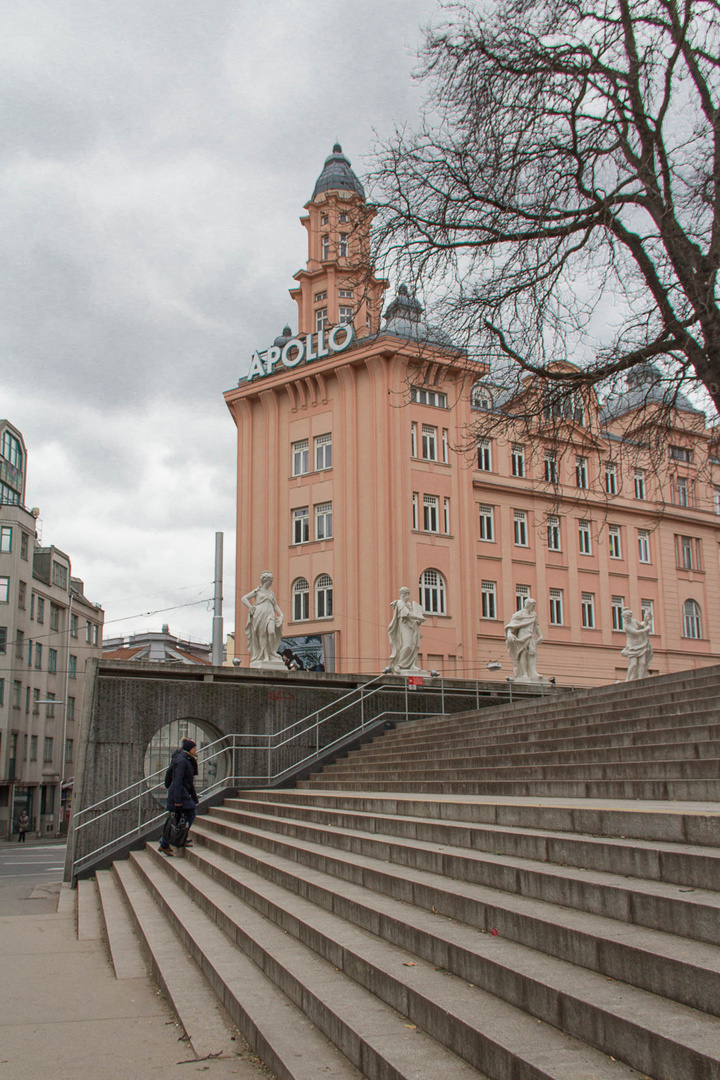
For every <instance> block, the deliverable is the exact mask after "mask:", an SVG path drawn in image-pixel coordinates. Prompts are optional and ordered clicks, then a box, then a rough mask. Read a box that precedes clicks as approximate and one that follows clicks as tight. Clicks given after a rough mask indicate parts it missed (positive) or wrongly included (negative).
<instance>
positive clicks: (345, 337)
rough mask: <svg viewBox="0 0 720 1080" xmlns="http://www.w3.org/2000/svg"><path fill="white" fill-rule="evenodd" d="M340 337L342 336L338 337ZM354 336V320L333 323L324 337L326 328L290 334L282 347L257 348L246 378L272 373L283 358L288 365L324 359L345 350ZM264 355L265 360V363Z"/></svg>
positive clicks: (260, 377)
mask: <svg viewBox="0 0 720 1080" xmlns="http://www.w3.org/2000/svg"><path fill="white" fill-rule="evenodd" d="M338 338H342V340H341V341H338ZM354 340H355V328H354V327H353V325H352V324H351V323H340V324H339V325H338V326H333V328H332V330H331V331H330V333H329V334H328V335H327V341H326V340H325V331H324V330H318V332H317V334H307V335H306V336H305V338H304V339H303V338H299V337H295V338H291V339H290V341H288V342H287V344H286V345H285V346H284V347H283V349H282V351H281V350H280V349H279V348H278V347H277V345H271V346H270V348H269V349H266V350H265V352H263V353H260V352H257V351H255V352H254V353H253V354H252V360H251V361H250V370H249V371H248V375H247V381H248V382H252V380H253V379H262V378H263V377H264V376H265V375H272V374H273V369H274V367H275V365H276V364H277V363H278V362H280V361H281V362H282V364H283V366H284V367H286V368H294V367H297V365H298V364H300V363H302V361H303V360H304V361H305V363H306V364H309V363H310V362H311V361H312V360H321V359H322V358H323V357H324V356H329V355H330V353H339V352H344V351H345V349H347V348H348V346H350V345H351V344H352V342H353V341H354ZM263 359H264V361H265V362H264V363H263Z"/></svg>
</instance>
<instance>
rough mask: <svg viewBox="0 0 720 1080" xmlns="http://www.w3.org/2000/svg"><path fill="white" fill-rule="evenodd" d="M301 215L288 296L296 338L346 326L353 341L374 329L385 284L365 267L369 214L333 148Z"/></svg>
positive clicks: (353, 178)
mask: <svg viewBox="0 0 720 1080" xmlns="http://www.w3.org/2000/svg"><path fill="white" fill-rule="evenodd" d="M305 209H306V210H307V211H308V213H307V215H306V216H304V217H302V218H301V219H300V220H301V222H302V224H303V225H304V226H305V228H306V229H307V234H308V258H307V264H306V268H305V269H304V270H299V271H298V272H297V274H295V275H294V278H295V280H296V281H297V282H298V287H297V288H295V289H291V290H290V295H291V296H292V298H293V299H294V300H295V301H296V303H297V305H298V331H299V333H300V334H301V335H303V334H311V333H316V332H317V331H318V330H326V329H327V328H328V327H331V326H336V325H337V324H338V323H350V322H351V323H352V324H353V326H354V327H355V336H356V337H366V336H367V335H369V334H376V333H377V332H378V330H379V328H380V312H381V309H382V294H383V291H384V290H385V289H386V288H387V282H386V281H381V280H379V279H378V278H376V277H375V276H374V275H373V273H372V268H371V265H370V225H371V222H372V219H373V217H374V216H375V210H374V209H373V208H372V207H371V206H368V204H367V203H366V201H365V191H364V190H363V186H362V184H361V183H360V181H359V180H358V178H357V176H356V175H355V173H354V172H353V170H352V169H351V167H350V162H349V160H348V159H347V158H346V157H345V155H344V154H343V152H342V147H341V146H340V144H339V143H336V144H335V146H334V147H333V151H332V153H331V154H330V156H329V157H327V158H326V159H325V164H324V166H323V170H322V172H321V173H320V175H319V177H318V178H317V181H316V183H315V188H314V190H313V193H312V198H311V199H310V202H308V203H306V205H305Z"/></svg>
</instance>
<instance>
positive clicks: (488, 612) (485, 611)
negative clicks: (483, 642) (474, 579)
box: [480, 581, 497, 619]
mask: <svg viewBox="0 0 720 1080" xmlns="http://www.w3.org/2000/svg"><path fill="white" fill-rule="evenodd" d="M480 595H481V597H482V617H483V619H496V618H497V609H496V603H495V582H494V581H483V582H482V585H481V589H480Z"/></svg>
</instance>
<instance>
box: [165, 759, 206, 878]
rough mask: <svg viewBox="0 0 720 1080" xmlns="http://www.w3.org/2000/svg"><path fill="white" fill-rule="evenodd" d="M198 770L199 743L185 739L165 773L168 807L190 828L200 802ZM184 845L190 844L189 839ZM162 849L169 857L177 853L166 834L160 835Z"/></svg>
mask: <svg viewBox="0 0 720 1080" xmlns="http://www.w3.org/2000/svg"><path fill="white" fill-rule="evenodd" d="M197 771H198V765H197V743H196V742H195V741H194V740H193V739H183V741H182V746H181V747H180V749H179V750H176V751H175V753H174V754H173V756H172V760H171V762H170V765H169V766H168V770H167V772H166V773H165V787H166V788H167V789H168V793H167V804H166V809H167V810H168V811H169V812H170V813H172V814H175V815H176V817H177V816H180V815H182V818H183V819H184V821H185V826H186V828H187V829H188V830H189V829H190V826H191V825H192V823H193V821H194V820H195V814H196V813H197V811H196V809H195V807H196V806H197V804H198V802H199V800H198V796H197V792H196V791H195V777H196V776H197ZM184 846H185V847H188V846H189V841H188V840H187V839H186V840H185V843H184ZM160 851H161V852H162V854H163V855H167V856H168V858H170V857H171V856H173V855H174V854H175V852H174V851H173V849H172V845H171V844H170V843H169V842H168V840H167V839H166V837H165V835H163V836H161V837H160Z"/></svg>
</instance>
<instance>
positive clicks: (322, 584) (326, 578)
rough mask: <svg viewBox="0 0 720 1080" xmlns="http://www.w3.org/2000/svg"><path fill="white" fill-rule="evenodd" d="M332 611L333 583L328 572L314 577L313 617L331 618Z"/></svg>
mask: <svg viewBox="0 0 720 1080" xmlns="http://www.w3.org/2000/svg"><path fill="white" fill-rule="evenodd" d="M332 613H333V583H332V578H331V577H330V575H329V574H320V576H319V577H318V578H316V579H315V618H316V619H331V618H332Z"/></svg>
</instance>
